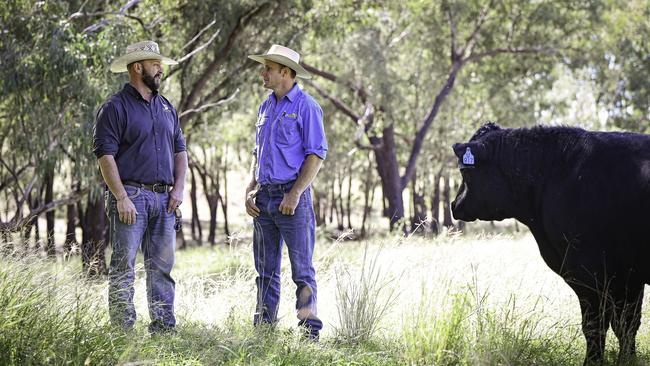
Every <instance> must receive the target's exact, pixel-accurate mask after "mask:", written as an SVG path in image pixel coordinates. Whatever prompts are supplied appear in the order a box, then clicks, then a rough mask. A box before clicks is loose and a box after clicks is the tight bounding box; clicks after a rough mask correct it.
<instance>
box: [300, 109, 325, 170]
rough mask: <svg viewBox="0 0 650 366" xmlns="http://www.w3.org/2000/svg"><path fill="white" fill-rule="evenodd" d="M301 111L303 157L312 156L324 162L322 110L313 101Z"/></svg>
mask: <svg viewBox="0 0 650 366" xmlns="http://www.w3.org/2000/svg"><path fill="white" fill-rule="evenodd" d="M306 106H307V108H305V109H304V110H303V111H302V116H301V117H302V122H303V124H302V141H303V148H304V150H305V156H307V155H310V154H314V155H316V156H318V157H319V158H321V159H323V160H325V157H326V156H327V139H326V137H325V127H324V126H323V110H322V109H321V107H320V106H319V105H318V104H317V103H316V102H314V101H312V100H310V101H309V102H308V103H307V105H306Z"/></svg>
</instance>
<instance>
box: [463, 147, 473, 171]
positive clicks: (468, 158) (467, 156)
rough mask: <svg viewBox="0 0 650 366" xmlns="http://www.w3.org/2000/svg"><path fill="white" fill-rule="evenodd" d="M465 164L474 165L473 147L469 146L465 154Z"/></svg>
mask: <svg viewBox="0 0 650 366" xmlns="http://www.w3.org/2000/svg"><path fill="white" fill-rule="evenodd" d="M463 165H472V166H473V165H474V155H472V149H470V148H469V147H467V149H466V150H465V154H463Z"/></svg>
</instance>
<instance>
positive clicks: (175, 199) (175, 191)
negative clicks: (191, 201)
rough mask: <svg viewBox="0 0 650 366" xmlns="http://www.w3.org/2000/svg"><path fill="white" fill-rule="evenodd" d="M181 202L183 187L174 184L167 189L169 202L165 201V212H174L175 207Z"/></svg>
mask: <svg viewBox="0 0 650 366" xmlns="http://www.w3.org/2000/svg"><path fill="white" fill-rule="evenodd" d="M181 203H183V188H181V187H180V186H174V188H172V190H171V191H169V202H168V203H167V213H172V212H174V210H175V209H177V208H178V206H180V204H181Z"/></svg>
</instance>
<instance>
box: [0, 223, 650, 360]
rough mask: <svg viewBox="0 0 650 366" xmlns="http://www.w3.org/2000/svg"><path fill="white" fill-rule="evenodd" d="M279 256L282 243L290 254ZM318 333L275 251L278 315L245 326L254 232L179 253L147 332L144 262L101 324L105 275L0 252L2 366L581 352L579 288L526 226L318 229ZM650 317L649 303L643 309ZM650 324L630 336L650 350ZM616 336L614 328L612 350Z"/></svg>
mask: <svg viewBox="0 0 650 366" xmlns="http://www.w3.org/2000/svg"><path fill="white" fill-rule="evenodd" d="M285 258H286V255H285ZM315 258H316V261H315V267H316V269H317V276H318V284H319V292H318V293H319V304H318V305H319V317H320V318H321V319H323V321H324V322H325V328H324V329H323V332H322V333H321V342H320V343H316V344H315V343H310V342H308V341H306V340H305V339H303V337H302V336H301V334H300V331H299V329H298V328H297V327H296V323H297V319H296V317H295V310H294V309H293V305H294V299H293V296H294V289H295V287H294V285H293V284H292V283H291V280H290V276H289V273H290V272H289V271H290V269H289V268H288V260H285V263H284V264H283V277H282V286H283V293H282V299H281V307H280V312H279V315H280V322H279V324H278V326H277V327H276V328H275V329H271V328H254V327H253V326H252V325H251V322H252V313H253V310H254V306H255V304H254V301H255V285H254V278H255V272H254V270H253V267H252V254H251V247H250V245H240V246H233V247H223V246H220V247H216V248H196V249H190V250H187V251H183V252H178V253H177V265H176V267H175V269H174V272H173V276H174V278H175V279H176V282H177V298H176V313H177V317H178V322H179V327H178V333H177V334H176V335H173V336H156V337H150V336H149V335H148V333H147V331H146V326H147V323H148V313H147V306H146V296H145V294H144V288H145V286H144V276H143V275H142V272H143V270H142V267H141V266H139V267H138V276H137V279H136V310H137V312H138V315H139V319H138V322H137V324H136V328H135V330H133V331H132V332H129V333H126V334H125V333H123V332H121V331H118V330H115V329H112V328H111V327H110V326H109V325H108V319H107V310H106V307H107V306H106V301H107V300H106V297H107V296H106V293H107V284H106V281H98V282H89V281H86V280H84V279H83V278H82V277H81V276H80V275H79V266H78V263H77V261H78V258H72V259H70V260H69V261H59V262H57V263H55V262H52V261H47V260H44V259H41V258H40V257H38V256H35V255H28V256H25V257H23V258H21V259H17V258H15V257H4V258H0V364H2V365H42V364H48V365H49V364H51V365H68V364H72V365H85V364H88V365H97V364H100V365H101V364H106V365H114V364H131V365H134V364H156V365H405V364H406V365H572V364H573V365H578V364H581V362H582V357H583V352H584V348H585V347H584V341H583V339H582V335H581V332H580V325H579V323H580V319H579V310H578V304H577V299H576V298H575V296H574V295H573V294H572V293H571V291H570V290H569V289H568V287H567V286H566V285H565V284H564V283H563V282H562V281H561V280H560V279H559V277H557V276H556V275H555V274H553V273H552V272H551V271H550V269H548V268H546V266H545V265H544V263H543V261H542V260H541V258H540V257H539V254H538V252H537V248H536V246H535V244H534V241H533V240H532V238H531V237H530V236H526V235H520V236H515V237H512V236H490V235H482V234H480V235H475V236H472V237H461V236H458V235H448V236H442V237H438V238H435V239H422V238H417V237H410V238H394V237H393V238H391V237H385V238H379V239H375V240H373V241H372V242H367V243H355V242H342V241H331V242H330V241H326V240H324V239H323V240H321V241H320V242H319V243H318V248H317V251H316V253H315ZM644 319H647V315H645V318H644ZM649 335H650V330H649V329H648V325H647V322H644V324H643V325H642V329H641V331H640V334H639V336H638V341H639V353H640V357H639V360H640V361H639V364H643V362H647V360H648V359H649V357H648V354H649V352H650V351H649V350H648V339H649ZM615 346H616V341H615V338H614V337H613V335H611V334H610V336H609V339H608V351H609V352H608V361H609V362H610V363H613V362H614V360H615V354H614V352H613V350H615V349H616V347H615Z"/></svg>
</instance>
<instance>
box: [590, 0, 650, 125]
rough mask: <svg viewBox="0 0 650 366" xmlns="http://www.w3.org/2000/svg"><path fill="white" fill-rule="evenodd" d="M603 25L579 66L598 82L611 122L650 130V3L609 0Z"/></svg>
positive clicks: (599, 93)
mask: <svg viewBox="0 0 650 366" xmlns="http://www.w3.org/2000/svg"><path fill="white" fill-rule="evenodd" d="M605 4H606V9H607V11H606V13H605V14H604V15H603V19H602V27H601V28H600V29H599V30H598V32H595V33H594V34H593V35H592V37H591V41H592V42H591V43H590V48H589V51H590V52H586V53H585V54H584V55H583V58H582V59H581V60H580V63H579V66H581V67H584V68H585V69H586V70H587V72H588V75H589V77H588V81H594V82H595V83H596V84H597V85H598V95H597V101H598V102H599V103H601V104H602V105H604V106H605V109H606V111H607V121H608V123H609V124H610V125H612V126H614V127H618V128H623V129H625V130H630V131H638V132H645V133H650V3H649V2H648V1H645V0H631V1H624V2H619V1H611V0H608V1H605Z"/></svg>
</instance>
